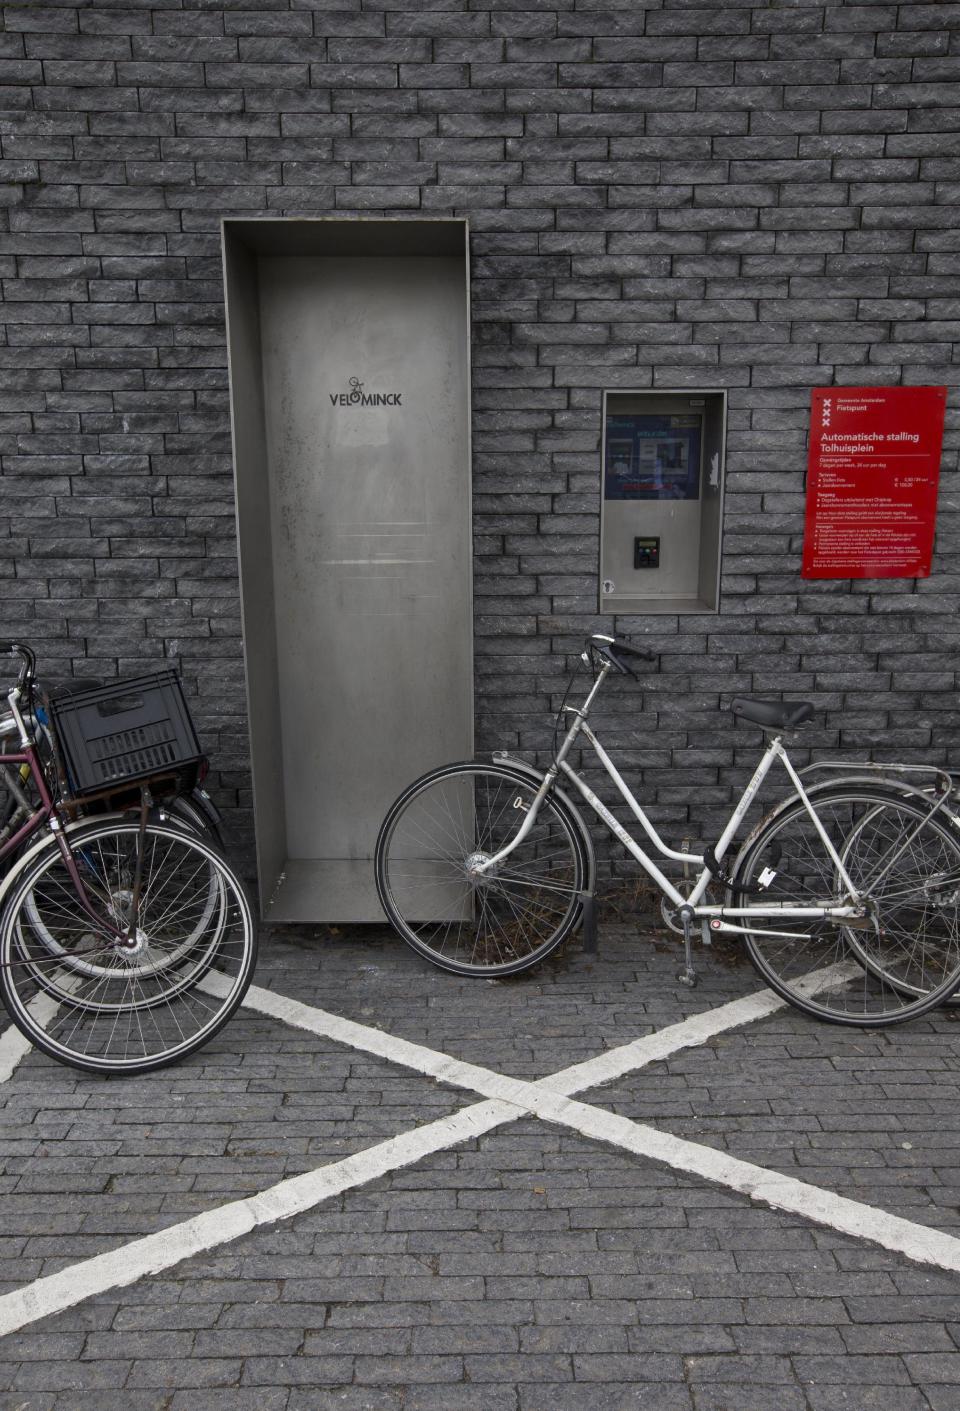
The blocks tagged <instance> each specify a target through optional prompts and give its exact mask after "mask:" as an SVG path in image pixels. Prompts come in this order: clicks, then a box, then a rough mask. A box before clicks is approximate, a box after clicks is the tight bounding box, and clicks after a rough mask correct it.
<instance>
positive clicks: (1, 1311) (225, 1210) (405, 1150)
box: [0, 1102, 523, 1336]
mask: <svg viewBox="0 0 960 1411" xmlns="http://www.w3.org/2000/svg"><path fill="white" fill-rule="evenodd" d="M521 1116H523V1112H522V1110H521V1109H520V1108H516V1107H512V1106H510V1105H508V1104H507V1103H500V1102H484V1103H475V1104H473V1105H471V1106H470V1107H466V1108H463V1109H462V1110H461V1111H460V1112H455V1113H453V1115H452V1116H449V1117H443V1118H440V1119H439V1120H438V1121H436V1122H430V1123H427V1124H426V1125H425V1126H423V1127H415V1128H414V1129H413V1130H412V1131H410V1132H404V1133H403V1134H402V1135H401V1136H399V1137H391V1138H390V1140H389V1141H385V1142H380V1143H378V1145H376V1146H373V1147H369V1148H368V1149H367V1150H366V1151H361V1152H358V1153H357V1154H356V1155H355V1156H348V1157H346V1159H345V1160H343V1161H337V1162H334V1163H333V1164H332V1165H330V1166H321V1167H318V1168H317V1169H316V1170H315V1171H307V1172H305V1173H304V1174H303V1175H300V1176H292V1177H290V1179H289V1180H286V1181H280V1182H279V1183H278V1184H277V1185H275V1186H270V1187H269V1188H268V1189H267V1190H265V1191H261V1192H260V1193H259V1194H258V1195H253V1196H249V1197H247V1198H246V1199H244V1200H235V1201H231V1202H230V1203H229V1204H228V1205H220V1206H218V1207H217V1208H216V1209H214V1210H205V1211H204V1213H203V1214H202V1215H195V1216H194V1217H193V1218H192V1219H190V1220H184V1221H182V1222H181V1223H180V1224H178V1225H171V1226H169V1228H167V1229H166V1230H159V1231H158V1232H157V1233H156V1234H154V1235H146V1236H145V1237H144V1238H143V1239H139V1240H132V1241H131V1242H130V1244H125V1245H123V1246H121V1248H119V1249H114V1250H110V1251H109V1253H107V1254H98V1255H95V1256H94V1257H93V1258H92V1259H84V1260H81V1261H80V1262H79V1263H77V1264H71V1265H70V1267H69V1268H67V1269H62V1270H61V1271H60V1272H59V1273H57V1274H49V1275H48V1276H47V1277H46V1278H43V1279H36V1280H35V1281H34V1282H33V1283H31V1284H27V1285H25V1286H24V1287H23V1288H22V1289H16V1290H14V1291H13V1292H12V1293H7V1294H4V1295H3V1296H2V1297H0V1336H5V1335H6V1334H7V1333H12V1332H16V1331H17V1329H18V1328H23V1327H25V1326H26V1325H27V1324H28V1323H35V1322H36V1321H37V1320H38V1319H39V1318H46V1317H48V1316H49V1315H50V1314H52V1313H61V1312H62V1311H63V1310H64V1309H65V1308H72V1307H73V1306H74V1305H75V1304H77V1303H82V1302H83V1300H84V1299H86V1298H92V1297H93V1296H94V1295H95V1294H101V1293H106V1292H107V1291H108V1290H110V1289H115V1288H125V1287H126V1286H127V1285H128V1284H133V1283H136V1281H137V1280H138V1279H142V1278H145V1277H146V1276H147V1275H149V1274H158V1273H160V1272H161V1270H163V1269H169V1268H171V1267H172V1266H173V1265H174V1264H179V1263H180V1262H181V1261H182V1260H184V1259H189V1258H190V1257H191V1256H192V1255H194V1254H203V1253H205V1252H206V1251H207V1250H210V1249H215V1248H216V1247H217V1246H218V1245H222V1244H227V1243H229V1242H230V1241H231V1240H235V1239H237V1238H239V1236H240V1235H245V1234H249V1232H250V1231H251V1230H254V1229H256V1228H257V1226H258V1225H266V1224H272V1223H273V1222H274V1221H275V1220H286V1219H289V1217H290V1216H292V1215H298V1214H300V1213H301V1211H304V1210H309V1209H311V1208H312V1207H313V1206H315V1205H319V1204H320V1202H321V1201H324V1200H329V1199H330V1197H331V1196H335V1195H340V1194H341V1193H342V1192H343V1191H347V1190H352V1189H353V1188H354V1187H356V1186H362V1185H366V1184H367V1182H369V1181H373V1180H376V1178H377V1177H378V1176H384V1175H387V1174H389V1172H391V1171H397V1170H400V1168H401V1167H403V1166H410V1165H412V1164H413V1163H414V1162H415V1161H420V1160H422V1159H423V1158H424V1157H426V1156H430V1155H432V1154H433V1153H434V1152H437V1151H444V1150H445V1149H446V1148H447V1147H451V1146H456V1145H457V1144H458V1143H460V1142H465V1141H471V1140H472V1139H473V1138H474V1137H478V1136H482V1135H483V1134H484V1133H485V1132H489V1131H491V1130H492V1129H493V1128H494V1127H499V1126H500V1125H501V1124H502V1123H504V1122H510V1121H512V1120H514V1119H515V1118H517V1117H521Z"/></svg>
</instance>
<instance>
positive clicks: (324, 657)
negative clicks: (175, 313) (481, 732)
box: [259, 255, 473, 860]
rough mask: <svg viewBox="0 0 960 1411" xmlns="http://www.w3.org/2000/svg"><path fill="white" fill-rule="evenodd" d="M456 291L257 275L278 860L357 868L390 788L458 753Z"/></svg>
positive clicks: (463, 481) (422, 268)
mask: <svg viewBox="0 0 960 1411" xmlns="http://www.w3.org/2000/svg"><path fill="white" fill-rule="evenodd" d="M464 274H465V271H464V261H463V260H462V259H457V258H455V257H450V256H445V257H418V256H407V257H405V258H402V259H391V258H389V257H381V258H378V257H373V256H367V257H362V258H350V257H338V256H329V257H328V256H316V257H314V256H304V255H299V256H285V257H274V256H269V255H261V256H260V257H259V286H260V319H261V343H262V360H263V383H264V394H265V395H264V399H265V410H266V441H267V454H268V460H269V464H270V525H269V533H270V535H271V542H272V556H273V588H274V600H275V619H276V642H277V670H278V680H279V696H280V735H281V739H282V751H283V775H284V780H285V823H286V835H287V850H288V856H289V857H290V858H293V859H347V860H350V859H362V858H369V857H370V856H371V854H372V851H373V844H374V840H375V837H376V831H377V827H378V826H379V823H380V820H381V818H382V816H383V814H384V812H385V811H386V808H387V806H388V804H389V803H390V802H391V800H392V799H393V797H394V796H395V795H396V794H397V793H398V792H399V790H400V788H401V787H402V786H403V785H405V784H406V783H407V782H409V780H410V779H411V778H412V777H413V776H414V775H416V774H417V773H419V772H421V771H422V770H423V769H425V768H427V767H429V766H430V765H432V764H434V763H438V762H442V761H445V760H447V759H450V758H453V757H457V756H462V755H463V754H465V753H466V754H469V753H470V752H471V749H472V709H473V702H472V679H471V656H472V652H471V630H470V623H471V592H470V577H469V554H470V543H469V476H468V450H467V448H468V439H467V438H468V422H467V378H468V369H467V347H468V341H467V319H466V299H465V288H464ZM262 532H263V533H264V535H266V533H267V526H266V525H264V526H263V529H262Z"/></svg>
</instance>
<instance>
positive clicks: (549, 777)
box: [375, 634, 960, 1028]
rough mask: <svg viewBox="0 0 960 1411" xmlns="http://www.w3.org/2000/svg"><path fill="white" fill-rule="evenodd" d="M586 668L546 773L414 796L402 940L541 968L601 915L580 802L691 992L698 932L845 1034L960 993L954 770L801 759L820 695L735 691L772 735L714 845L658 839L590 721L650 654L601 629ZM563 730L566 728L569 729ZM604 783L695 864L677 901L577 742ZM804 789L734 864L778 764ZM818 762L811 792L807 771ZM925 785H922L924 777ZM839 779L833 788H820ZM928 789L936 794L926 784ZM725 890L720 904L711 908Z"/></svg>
mask: <svg viewBox="0 0 960 1411" xmlns="http://www.w3.org/2000/svg"><path fill="white" fill-rule="evenodd" d="M582 659H583V661H584V662H586V663H587V664H588V665H589V666H590V667H591V668H592V674H593V679H592V684H591V686H590V689H589V690H588V692H587V694H586V697H585V699H584V700H583V702H582V704H581V705H579V706H567V705H564V706H562V707H561V712H560V718H562V717H563V715H564V714H569V715H571V716H572V720H571V722H570V724H569V727H568V729H567V730H566V734H565V735H564V737H563V740H562V742H561V743H560V744H559V748H557V749H555V753H554V758H553V761H552V763H551V765H550V767H549V768H548V769H547V770H546V771H542V770H538V769H536V768H535V767H533V766H532V765H529V764H526V763H525V762H523V761H522V760H519V759H516V758H513V757H511V756H509V755H506V754H497V755H494V756H493V758H492V761H491V762H490V763H484V762H480V761H468V762H464V763H458V764H450V765H446V766H444V767H443V768H440V769H435V770H433V771H431V772H430V773H429V774H425V775H424V776H423V777H422V778H421V779H418V780H416V781H415V782H414V783H413V784H411V785H410V786H409V788H407V789H406V790H404V792H403V793H402V794H401V795H400V797H399V798H398V799H397V800H396V802H395V803H394V804H393V806H392V807H391V809H390V811H389V813H388V814H387V816H386V818H385V819H384V822H383V824H382V826H381V829H380V834H379V837H378V839H377V847H376V856H375V868H376V881H377V889H378V892H379V895H380V900H381V902H382V904H383V907H384V910H385V911H386V913H387V916H388V917H389V919H390V921H391V922H392V923H393V925H394V927H395V928H396V930H397V931H398V932H399V934H400V935H401V936H402V937H403V939H404V940H405V941H406V942H407V943H408V944H409V945H411V946H412V947H413V948H414V950H416V951H418V952H419V954H420V955H422V956H425V957H426V959H428V960H430V961H432V962H433V963H434V964H435V965H438V966H440V967H441V968H442V969H445V970H450V971H453V972H454V973H456V974H459V975H484V976H495V975H511V974H516V973H517V972H518V971H521V970H526V969H528V968H529V967H530V966H532V965H536V964H537V963H538V962H539V961H541V960H543V959H544V957H545V956H547V955H549V954H550V953H551V951H553V950H555V949H556V948H557V946H559V945H560V944H561V943H562V942H563V941H564V940H565V939H566V937H567V936H568V935H569V934H570V933H571V932H572V931H573V930H574V929H575V928H576V926H577V924H578V922H579V921H580V920H581V918H582V916H583V913H584V910H585V908H587V907H589V906H591V905H592V901H593V893H594V883H595V873H596V864H595V858H594V850H593V843H592V840H591V836H590V832H589V829H588V827H587V824H586V822H585V820H584V818H583V815H582V813H581V811H580V809H579V807H578V806H577V804H576V803H575V802H574V800H573V798H572V797H571V792H570V789H569V788H565V787H564V785H569V786H572V789H573V790H574V791H575V792H576V793H577V794H578V795H579V796H580V798H582V799H583V800H584V801H585V802H586V803H587V804H589V805H590V807H591V809H592V810H593V811H594V813H595V814H596V815H597V816H598V817H599V818H600V819H601V820H602V822H603V823H604V824H605V825H606V827H607V828H608V829H609V831H610V832H611V833H612V834H613V835H614V837H615V838H617V839H618V840H619V842H620V843H622V845H623V846H624V847H625V848H626V849H627V851H628V852H629V853H630V854H631V855H632V856H633V857H634V858H635V859H636V860H637V862H639V863H640V865H641V867H643V869H644V870H645V871H646V873H647V874H648V875H649V876H650V877H651V878H652V879H653V881H654V882H655V883H656V885H657V886H658V887H659V889H660V891H661V893H662V894H663V910H664V915H665V917H666V919H667V921H668V922H669V923H670V924H671V925H672V926H673V927H674V928H675V929H677V930H679V931H682V933H683V936H684V942H685V966H684V970H683V972H682V974H681V975H680V976H679V977H678V978H679V979H681V980H682V981H683V982H684V983H686V984H690V985H692V984H695V983H696V972H695V969H694V964H693V955H692V941H693V936H694V934H695V931H696V930H698V929H699V931H700V933H701V937H702V939H703V941H704V942H706V943H709V940H710V938H711V935H714V934H718V933H719V934H726V935H734V936H739V937H742V938H743V941H744V943H745V945H746V949H747V954H748V955H749V957H750V959H751V961H752V962H753V964H754V966H755V967H756V969H757V970H758V971H759V973H760V974H761V976H762V977H763V979H764V981H765V982H766V983H767V984H768V985H770V986H771V987H772V988H773V989H774V990H776V991H777V993H779V994H780V995H782V996H783V997H784V998H785V999H787V1000H789V1001H790V1003H792V1004H794V1005H796V1006H798V1007H799V1008H800V1009H802V1010H804V1011H806V1012H807V1013H809V1014H813V1015H815V1016H817V1017H818V1018H820V1019H826V1020H830V1021H832V1022H834V1023H841V1024H855V1025H861V1026H865V1027H871V1028H875V1027H880V1026H882V1025H887V1024H893V1023H897V1022H899V1021H901V1020H904V1019H910V1018H913V1017H916V1016H918V1015H921V1014H924V1013H926V1012H927V1011H928V1010H930V1009H933V1008H934V1007H935V1006H936V1005H939V1004H940V1003H942V1002H943V1001H944V1000H946V999H948V998H949V997H950V995H951V994H952V993H953V991H954V990H955V989H957V987H958V985H960V927H958V907H960V819H958V818H957V816H956V815H955V814H954V812H953V811H952V809H951V807H950V802H951V796H952V795H951V787H952V786H951V780H950V777H949V775H947V774H946V773H944V772H942V771H938V770H936V769H932V768H931V769H926V770H924V767H922V766H916V767H914V766H907V765H901V766H896V765H884V766H882V768H881V767H879V766H877V767H875V766H871V765H859V766H855V767H854V771H853V772H844V773H838V772H837V770H838V766H835V765H823V766H811V768H810V769H808V770H805V771H803V773H804V777H803V778H801V775H800V773H798V771H797V770H796V769H795V768H794V766H793V764H792V763H791V761H790V759H789V756H788V754H787V750H786V748H785V746H784V744H783V739H782V732H783V731H784V730H787V729H793V728H794V727H797V726H800V725H802V724H803V723H804V722H806V721H808V720H810V719H811V717H812V716H813V714H814V709H813V706H812V705H810V704H809V703H808V702H804V701H800V702H792V703H789V702H788V703H781V702H775V701H763V700H753V699H747V698H743V697H738V698H737V699H735V700H734V701H732V702H731V705H730V709H731V710H732V711H733V713H734V714H735V715H737V716H739V717H740V718H742V719H744V720H748V721H751V722H753V723H755V724H757V725H759V726H761V727H762V728H763V729H764V730H766V731H768V732H772V738H770V740H769V743H768V745H767V747H766V749H765V750H764V752H763V754H762V757H761V759H760V761H759V763H758V765H757V767H756V769H755V771H754V773H753V776H752V777H751V779H750V781H749V782H748V784H747V785H746V787H745V788H744V790H743V793H742V795H741V797H740V799H739V801H738V803H737V804H736V806H735V808H734V810H733V812H732V814H731V816H730V818H729V820H728V822H727V824H726V826H725V827H724V829H723V831H722V832H721V834H720V836H719V838H718V839H717V841H716V842H715V843H714V844H713V845H712V846H708V847H705V848H704V849H703V851H702V853H700V854H697V853H687V852H681V851H678V850H676V849H674V848H671V847H669V846H668V845H667V844H666V843H665V842H663V840H662V839H661V838H660V836H659V834H658V833H657V830H656V828H655V827H654V825H653V824H652V823H651V821H650V819H649V817H648V816H647V814H646V812H645V811H644V809H643V807H642V806H641V805H640V803H638V801H637V800H636V798H635V797H634V795H633V794H632V792H631V791H630V789H629V788H628V786H627V785H626V783H625V782H624V780H623V779H622V778H621V776H620V774H619V772H618V771H617V769H616V767H615V765H614V764H613V762H612V760H611V759H610V757H609V755H608V754H607V753H606V751H605V750H604V749H603V746H602V745H601V744H600V741H599V740H598V739H597V736H596V735H595V734H594V732H593V730H592V729H591V728H590V726H589V724H588V716H589V714H590V710H591V708H592V706H593V704H594V702H595V701H596V699H597V695H598V694H599V692H600V690H601V688H602V687H603V684H604V682H605V680H606V679H607V676H608V675H609V673H610V672H611V671H612V670H613V671H617V672H620V673H623V674H627V675H631V676H633V675H635V673H634V672H633V670H632V669H631V667H630V665H629V661H630V660H631V659H643V660H646V661H653V660H655V658H654V657H652V656H651V655H650V654H649V653H648V652H645V651H643V650H641V649H640V648H637V647H635V646H633V645H632V644H631V643H629V642H625V641H620V640H617V639H615V638H612V637H608V636H604V635H600V634H597V635H595V636H592V637H591V638H589V639H588V642H587V649H586V650H585V651H584V653H583V658H582ZM558 719H559V718H558ZM578 740H579V741H581V742H583V741H585V742H586V743H587V744H589V746H590V747H591V748H592V750H593V752H594V754H595V755H596V757H597V759H598V760H599V762H600V764H601V766H602V767H603V769H604V771H605V772H606V774H607V775H608V776H609V778H610V779H611V781H612V782H613V784H614V786H615V787H616V789H617V790H618V792H619V794H620V795H621V797H622V799H623V800H624V802H625V803H626V805H627V807H628V809H629V811H630V813H631V814H632V815H633V817H634V818H635V819H636V820H637V822H638V823H639V825H640V827H641V828H642V830H643V832H644V833H645V834H646V837H647V839H648V840H649V842H650V843H651V844H652V845H653V847H654V848H655V849H656V850H657V852H659V853H660V854H661V856H662V857H664V858H667V859H670V860H671V861H672V862H674V863H683V864H685V865H686V867H690V866H692V867H693V868H696V869H699V872H698V875H697V876H696V877H695V879H694V880H693V881H692V882H691V883H689V884H686V888H685V891H681V889H680V887H678V886H677V885H676V884H675V882H674V881H672V880H671V879H670V878H669V877H667V876H666V875H665V874H664V872H663V871H662V870H661V868H660V867H659V866H658V865H657V863H656V862H655V861H654V860H653V858H651V857H650V856H649V854H648V853H647V852H646V851H645V850H644V848H643V847H641V846H640V844H639V843H638V842H637V841H636V839H635V838H634V837H633V836H631V834H630V833H629V832H628V831H627V830H626V829H625V828H624V827H623V826H622V825H621V824H620V823H619V822H618V820H617V819H616V818H615V817H614V815H613V813H612V812H611V811H610V809H609V808H608V807H607V806H606V805H605V804H604V803H603V802H602V801H601V800H600V799H599V798H598V797H597V795H596V794H595V793H594V791H593V790H592V789H591V788H590V786H589V785H588V784H587V783H586V782H585V781H584V779H583V778H582V777H581V776H580V775H579V774H578V773H577V772H576V770H575V769H573V768H572V766H571V765H570V763H569V762H568V756H569V754H570V751H571V749H572V748H573V746H574V744H575V743H576V742H577V741H578ZM776 763H779V764H780V765H781V766H782V767H783V768H784V770H785V771H786V773H787V775H788V777H789V780H790V783H791V785H792V790H791V792H790V793H789V794H788V795H787V797H785V798H784V799H783V800H782V801H781V802H780V803H779V804H778V805H777V806H776V807H774V808H773V809H772V811H771V812H769V813H768V814H767V815H766V816H765V817H764V818H763V819H762V820H761V821H760V823H758V824H757V826H756V827H755V828H754V829H753V831H752V832H751V833H750V834H749V836H748V837H747V838H746V840H745V841H744V842H743V844H742V846H741V847H740V848H739V850H738V852H737V854H736V857H735V859H734V861H733V863H732V864H731V865H730V866H729V867H728V866H727V861H726V859H727V854H728V850H729V849H730V848H731V844H732V842H733V839H734V837H735V835H736V833H737V830H738V828H739V826H740V824H741V822H742V821H743V819H744V817H745V815H746V813H747V811H748V809H749V808H750V805H751V803H752V802H753V800H754V798H755V797H756V795H757V792H758V790H759V789H760V786H761V784H762V783H763V781H764V779H765V778H766V776H767V774H768V773H769V772H770V770H771V769H772V768H773V766H774V764H776ZM818 768H819V769H820V770H821V771H822V773H821V776H820V777H819V779H818V780H817V782H811V774H812V772H813V771H814V770H816V769H818ZM914 774H916V775H918V776H920V782H918V783H913V782H911V779H910V776H911V775H914ZM824 776H826V777H824ZM931 778H932V783H931ZM711 884H715V888H716V885H718V886H719V887H720V889H722V899H711V898H710V887H711Z"/></svg>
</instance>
